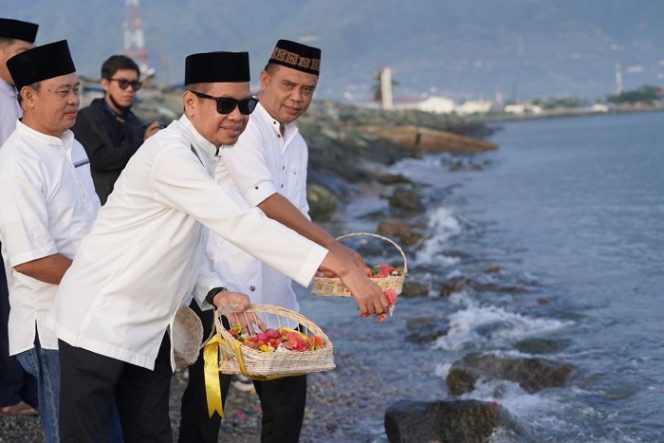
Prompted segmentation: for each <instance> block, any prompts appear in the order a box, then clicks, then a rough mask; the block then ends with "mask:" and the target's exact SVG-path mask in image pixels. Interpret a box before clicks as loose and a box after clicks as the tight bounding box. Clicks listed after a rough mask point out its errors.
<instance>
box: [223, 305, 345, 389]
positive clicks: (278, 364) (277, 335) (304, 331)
mask: <svg viewBox="0 0 664 443" xmlns="http://www.w3.org/2000/svg"><path fill="white" fill-rule="evenodd" d="M217 314H218V315H217V316H215V317H216V321H215V324H216V329H217V332H218V333H219V340H218V342H219V371H221V372H223V373H224V374H242V375H244V376H246V377H249V378H251V379H254V380H271V379H276V378H281V377H286V376H292V375H301V374H308V373H311V372H323V371H329V370H331V369H334V367H335V365H334V356H333V346H332V342H331V341H330V339H329V338H328V337H327V335H325V333H324V332H323V330H322V329H321V328H320V327H319V326H318V325H316V324H315V323H314V322H312V321H311V320H309V319H307V318H306V317H305V316H303V315H302V314H300V313H298V312H295V311H292V310H290V309H285V308H282V307H279V306H273V305H265V304H254V305H251V306H250V307H249V309H247V310H246V311H243V312H237V310H235V309H233V308H226V309H224V310H219V311H217ZM220 315H223V317H224V318H225V319H226V320H227V322H228V324H229V325H230V328H228V329H227V328H226V327H224V325H223V324H222V321H221V320H220ZM256 319H258V321H257V320H256ZM261 322H262V325H260V327H259V323H261ZM241 324H243V325H244V326H242V325H241Z"/></svg>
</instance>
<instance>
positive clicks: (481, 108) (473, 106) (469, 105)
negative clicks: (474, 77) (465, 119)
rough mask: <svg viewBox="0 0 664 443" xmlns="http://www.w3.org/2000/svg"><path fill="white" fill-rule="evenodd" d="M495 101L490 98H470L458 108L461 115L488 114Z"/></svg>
mask: <svg viewBox="0 0 664 443" xmlns="http://www.w3.org/2000/svg"><path fill="white" fill-rule="evenodd" d="M492 106H493V103H491V102H490V101H489V100H468V101H466V102H464V103H463V104H462V105H461V106H459V107H458V108H457V114H459V115H471V114H486V113H488V112H491V107H492Z"/></svg>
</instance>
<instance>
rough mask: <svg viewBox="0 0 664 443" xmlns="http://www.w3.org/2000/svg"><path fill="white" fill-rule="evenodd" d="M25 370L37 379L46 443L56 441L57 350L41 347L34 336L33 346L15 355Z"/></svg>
mask: <svg viewBox="0 0 664 443" xmlns="http://www.w3.org/2000/svg"><path fill="white" fill-rule="evenodd" d="M16 359H17V360H18V362H19V363H20V364H21V366H23V369H25V371H26V372H28V373H29V374H32V375H33V376H34V377H35V378H36V379H37V395H38V397H39V418H40V419H41V424H42V430H43V431H44V437H45V439H46V443H58V442H59V441H60V437H59V433H58V412H59V404H60V360H59V357H58V351H57V350H53V349H42V347H41V345H40V344H39V337H38V336H35V347H34V348H32V349H29V350H27V351H23V352H21V353H20V354H18V355H17V356H16Z"/></svg>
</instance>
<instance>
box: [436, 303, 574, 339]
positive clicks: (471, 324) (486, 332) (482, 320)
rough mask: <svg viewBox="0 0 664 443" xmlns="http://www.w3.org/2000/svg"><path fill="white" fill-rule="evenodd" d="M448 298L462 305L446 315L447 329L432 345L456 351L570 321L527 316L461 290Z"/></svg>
mask: <svg viewBox="0 0 664 443" xmlns="http://www.w3.org/2000/svg"><path fill="white" fill-rule="evenodd" d="M450 301H451V302H452V303H454V304H457V305H465V307H464V308H463V309H461V310H459V311H457V312H455V313H453V314H451V315H450V317H449V320H450V329H449V331H448V333H447V334H446V335H444V336H441V337H439V338H438V339H437V340H436V342H435V343H434V348H439V349H445V350H448V351H458V350H463V349H477V348H485V347H487V346H491V347H500V346H505V345H509V344H512V343H514V342H516V341H518V340H521V339H523V338H526V337H529V336H532V335H537V334H542V333H546V332H551V331H555V330H558V329H562V328H564V327H567V326H570V325H571V324H572V323H571V322H569V321H561V320H557V319H548V318H532V317H527V316H525V315H521V314H518V313H513V312H508V311H506V310H505V309H503V308H499V307H497V306H492V305H480V304H479V303H478V302H477V301H475V300H473V299H471V298H470V297H469V296H467V295H466V294H462V293H459V294H454V295H453V296H452V297H451V300H450Z"/></svg>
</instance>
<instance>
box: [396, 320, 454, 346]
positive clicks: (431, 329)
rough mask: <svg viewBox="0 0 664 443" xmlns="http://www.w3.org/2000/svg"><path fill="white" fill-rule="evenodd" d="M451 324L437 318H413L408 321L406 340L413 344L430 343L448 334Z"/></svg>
mask: <svg viewBox="0 0 664 443" xmlns="http://www.w3.org/2000/svg"><path fill="white" fill-rule="evenodd" d="M449 329H450V324H449V322H448V321H447V320H445V319H439V318H436V317H413V318H409V319H408V320H407V321H406V330H407V331H408V334H407V335H406V340H407V341H410V342H413V343H429V342H432V341H434V340H436V339H437V338H438V337H440V336H441V335H445V334H447V331H449Z"/></svg>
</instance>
